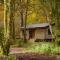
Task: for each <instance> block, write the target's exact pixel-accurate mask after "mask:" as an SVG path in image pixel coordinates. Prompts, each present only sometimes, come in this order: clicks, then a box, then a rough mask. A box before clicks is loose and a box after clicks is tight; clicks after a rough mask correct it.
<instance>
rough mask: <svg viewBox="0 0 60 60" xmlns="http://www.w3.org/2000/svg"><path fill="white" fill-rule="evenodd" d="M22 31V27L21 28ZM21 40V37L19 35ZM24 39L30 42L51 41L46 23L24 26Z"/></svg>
mask: <svg viewBox="0 0 60 60" xmlns="http://www.w3.org/2000/svg"><path fill="white" fill-rule="evenodd" d="M21 28H22V30H24V27H21ZM21 37H22V38H23V35H21ZM26 38H27V40H32V41H36V42H38V41H52V39H53V37H52V34H51V32H50V29H49V24H48V23H40V24H32V25H27V26H26Z"/></svg>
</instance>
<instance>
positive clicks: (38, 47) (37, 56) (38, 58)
mask: <svg viewBox="0 0 60 60" xmlns="http://www.w3.org/2000/svg"><path fill="white" fill-rule="evenodd" d="M54 46H55V45H53V44H52V43H34V44H31V46H29V45H28V47H12V48H10V54H12V55H16V56H17V58H18V59H19V60H60V55H56V54H58V51H60V48H58V47H57V46H55V47H54ZM58 49H59V50H58ZM50 53H53V54H50Z"/></svg>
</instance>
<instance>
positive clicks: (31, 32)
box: [29, 29, 35, 39]
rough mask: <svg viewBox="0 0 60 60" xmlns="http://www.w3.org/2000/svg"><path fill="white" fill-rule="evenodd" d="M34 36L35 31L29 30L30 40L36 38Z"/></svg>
mask: <svg viewBox="0 0 60 60" xmlns="http://www.w3.org/2000/svg"><path fill="white" fill-rule="evenodd" d="M34 36H35V30H33V29H31V30H29V39H32V38H34Z"/></svg>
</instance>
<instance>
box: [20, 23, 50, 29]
mask: <svg viewBox="0 0 60 60" xmlns="http://www.w3.org/2000/svg"><path fill="white" fill-rule="evenodd" d="M46 27H49V24H48V23H40V24H32V25H27V26H26V29H33V28H46ZM21 28H22V29H24V27H21Z"/></svg>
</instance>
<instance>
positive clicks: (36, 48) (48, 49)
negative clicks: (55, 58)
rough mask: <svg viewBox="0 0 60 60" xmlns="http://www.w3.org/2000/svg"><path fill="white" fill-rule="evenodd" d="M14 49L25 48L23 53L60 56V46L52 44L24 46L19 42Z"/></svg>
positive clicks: (35, 43) (37, 43) (40, 43)
mask: <svg viewBox="0 0 60 60" xmlns="http://www.w3.org/2000/svg"><path fill="white" fill-rule="evenodd" d="M13 47H19V48H23V51H25V52H29V53H30V52H31V53H40V54H60V46H58V45H57V44H55V43H52V42H33V43H31V42H28V43H27V44H24V43H23V41H19V40H18V42H16V45H15V46H14V45H13Z"/></svg>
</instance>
